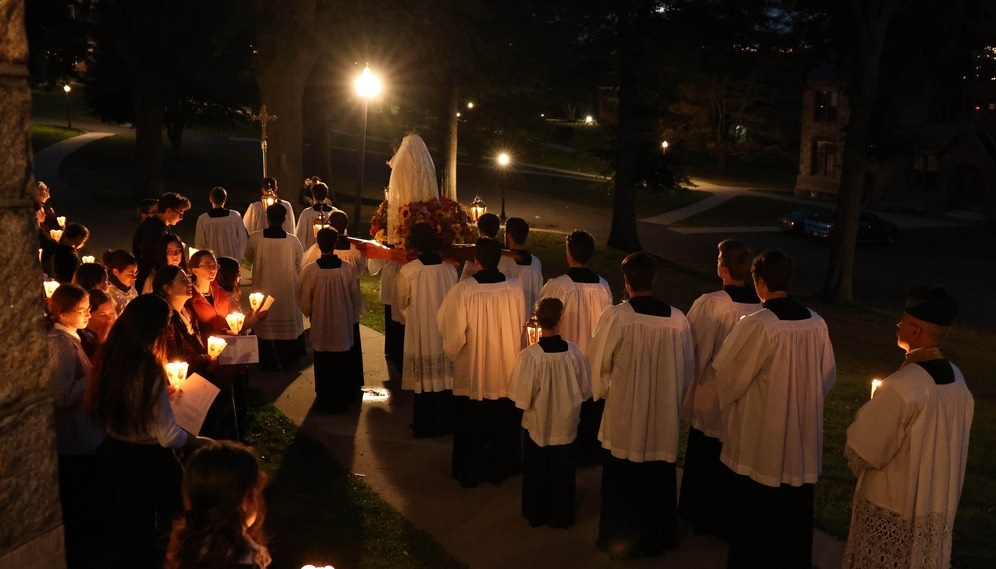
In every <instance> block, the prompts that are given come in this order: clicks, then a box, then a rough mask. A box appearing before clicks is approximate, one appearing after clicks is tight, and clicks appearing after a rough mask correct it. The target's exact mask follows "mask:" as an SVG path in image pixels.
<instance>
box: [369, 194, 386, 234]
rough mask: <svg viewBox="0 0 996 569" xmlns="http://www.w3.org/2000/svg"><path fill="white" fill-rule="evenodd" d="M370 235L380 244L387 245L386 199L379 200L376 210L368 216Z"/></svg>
mask: <svg viewBox="0 0 996 569" xmlns="http://www.w3.org/2000/svg"><path fill="white" fill-rule="evenodd" d="M370 237H373V238H374V241H376V242H378V243H380V244H382V245H387V200H384V201H382V202H380V205H379V206H377V212H376V213H374V215H373V217H371V218H370Z"/></svg>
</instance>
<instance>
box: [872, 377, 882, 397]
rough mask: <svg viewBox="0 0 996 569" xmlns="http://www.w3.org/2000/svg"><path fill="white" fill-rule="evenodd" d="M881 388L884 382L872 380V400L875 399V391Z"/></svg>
mask: <svg viewBox="0 0 996 569" xmlns="http://www.w3.org/2000/svg"><path fill="white" fill-rule="evenodd" d="M879 387H882V380H881V379H873V380H872V398H874V397H875V391H876V390H878V388H879Z"/></svg>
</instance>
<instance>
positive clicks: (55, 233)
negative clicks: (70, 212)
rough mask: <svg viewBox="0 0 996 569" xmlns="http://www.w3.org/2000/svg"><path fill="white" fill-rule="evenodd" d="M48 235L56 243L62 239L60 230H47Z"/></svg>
mask: <svg viewBox="0 0 996 569" xmlns="http://www.w3.org/2000/svg"><path fill="white" fill-rule="evenodd" d="M48 234H49V235H51V236H52V239H53V240H54V241H55V242H56V243H58V242H59V240H60V239H62V230H61V229H49V230H48Z"/></svg>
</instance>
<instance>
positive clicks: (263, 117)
mask: <svg viewBox="0 0 996 569" xmlns="http://www.w3.org/2000/svg"><path fill="white" fill-rule="evenodd" d="M252 120H253V122H258V123H259V124H260V125H261V126H262V127H263V136H261V137H260V139H259V147H260V148H261V149H262V150H263V177H264V178H265V177H266V123H268V122H270V121H275V120H277V117H276V115H271V114H269V113H267V112H266V105H263V106H261V107H260V108H259V114H258V115H253V116H252Z"/></svg>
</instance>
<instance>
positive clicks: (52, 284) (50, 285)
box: [42, 281, 62, 298]
mask: <svg viewBox="0 0 996 569" xmlns="http://www.w3.org/2000/svg"><path fill="white" fill-rule="evenodd" d="M60 284H62V283H60V282H59V281H45V282H44V283H42V285H43V286H44V287H45V298H52V295H53V294H54V293H55V289H57V288H59V285H60Z"/></svg>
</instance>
